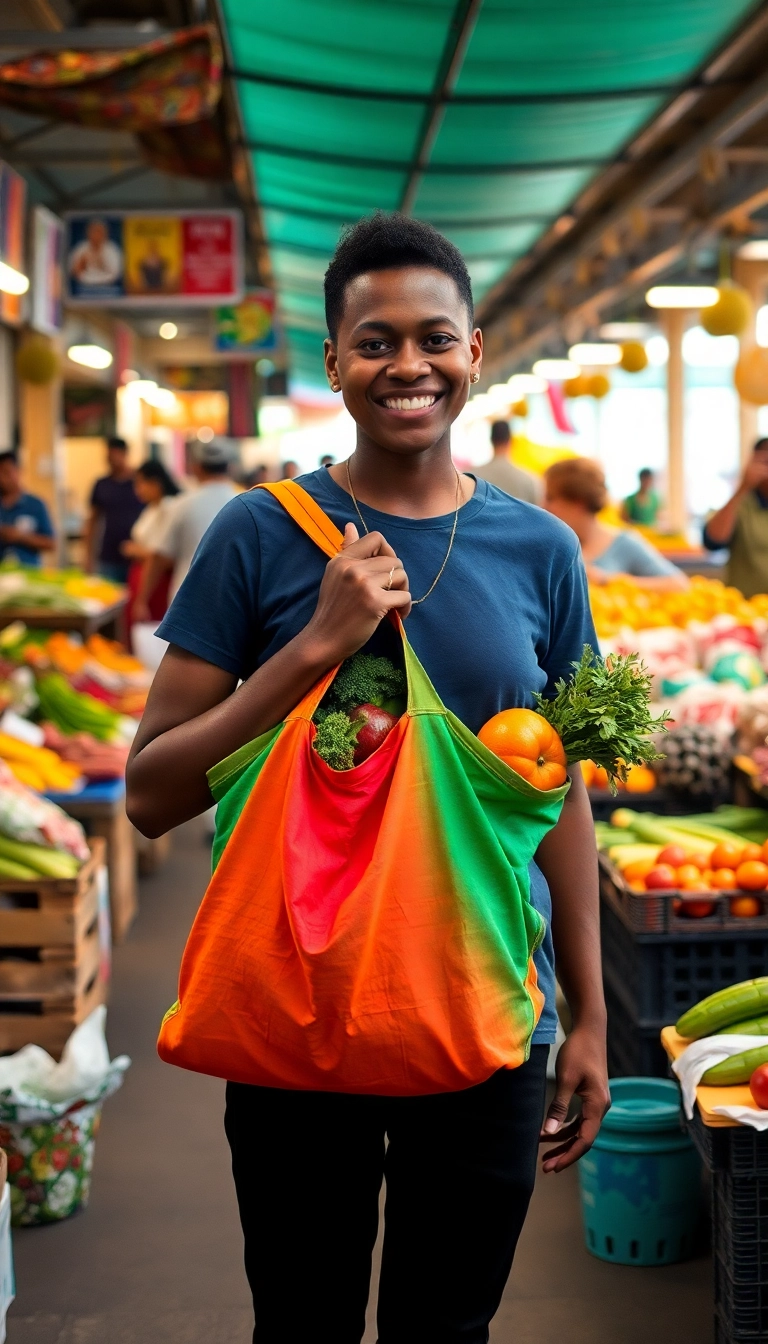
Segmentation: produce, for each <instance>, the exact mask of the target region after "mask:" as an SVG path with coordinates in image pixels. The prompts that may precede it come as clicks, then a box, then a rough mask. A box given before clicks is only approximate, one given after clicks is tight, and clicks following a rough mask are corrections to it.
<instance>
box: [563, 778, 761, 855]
mask: <svg viewBox="0 0 768 1344" xmlns="http://www.w3.org/2000/svg"><path fill="white" fill-rule="evenodd" d="M731 793H732V790H731V788H730V787H727V788H725V789H723V790H722V791H721V792H719V793H717V794H711V793H709V794H693V793H691V794H684V793H678V792H677V791H675V792H673V791H672V790H671V789H661V788H656V789H651V790H649V792H648V793H624V792H621V793H620V794H619V795H615V794H612V793H611V791H610V789H587V794H588V796H589V801H590V804H591V807H592V816H593V817H594V819H595V821H610V819H611V816H612V815H613V813H614V812H615V811H616V808H617V807H631V808H632V811H633V812H656V813H658V814H659V816H665V817H688V816H690V815H691V814H692V813H700V812H708V811H714V809H715V808H716V807H719V806H720V804H721V803H729V802H730V801H731ZM749 806H750V807H754V806H755V803H754V799H752V798H750V800H749ZM620 835H621V833H620V832H619V837H620ZM617 843H618V840H617Z"/></svg>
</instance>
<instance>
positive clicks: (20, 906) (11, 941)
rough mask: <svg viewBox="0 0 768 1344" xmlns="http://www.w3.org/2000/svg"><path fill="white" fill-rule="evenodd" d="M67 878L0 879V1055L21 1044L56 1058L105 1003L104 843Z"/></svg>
mask: <svg viewBox="0 0 768 1344" xmlns="http://www.w3.org/2000/svg"><path fill="white" fill-rule="evenodd" d="M90 849H91V855H90V858H89V859H87V860H86V862H85V863H84V864H83V866H82V868H81V869H80V871H79V872H78V873H77V875H76V876H75V877H73V878H68V879H63V880H62V879H58V880H56V879H53V878H45V877H41V878H39V879H36V880H34V881H30V882H16V881H11V880H7V879H4V880H3V881H0V1054H4V1053H10V1052H12V1051H15V1050H19V1049H21V1047H22V1046H24V1045H28V1044H34V1045H40V1046H42V1047H43V1048H44V1049H45V1050H48V1051H49V1053H50V1054H52V1055H56V1056H58V1055H60V1054H61V1051H62V1049H63V1047H64V1045H65V1043H66V1041H67V1038H68V1037H69V1035H70V1034H71V1032H72V1030H73V1029H74V1027H76V1026H77V1025H78V1024H79V1023H80V1022H82V1021H83V1020H84V1019H85V1018H86V1017H87V1016H88V1014H89V1013H91V1012H92V1011H93V1009H94V1008H96V1007H97V1006H98V1005H99V1004H100V1003H103V1002H104V999H105V996H106V990H107V984H108V980H109V946H110V940H109V904H108V888H107V883H106V870H105V866H104V865H105V844H104V841H103V840H102V839H101V838H100V837H96V838H94V839H93V840H92V841H91V845H90Z"/></svg>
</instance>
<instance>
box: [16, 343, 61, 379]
mask: <svg viewBox="0 0 768 1344" xmlns="http://www.w3.org/2000/svg"><path fill="white" fill-rule="evenodd" d="M59 368H60V361H59V356H58V354H57V352H56V351H55V350H54V348H53V346H52V345H51V342H50V341H49V340H48V338H47V337H46V336H28V337H27V339H26V340H25V341H24V343H23V344H22V345H21V346H20V347H19V349H18V351H17V353H16V372H17V373H18V375H19V377H20V378H21V379H22V381H23V382H25V383H34V384H36V385H37V386H38V387H42V386H44V385H45V384H46V383H52V382H53V380H54V378H55V377H56V375H57V374H58V372H59Z"/></svg>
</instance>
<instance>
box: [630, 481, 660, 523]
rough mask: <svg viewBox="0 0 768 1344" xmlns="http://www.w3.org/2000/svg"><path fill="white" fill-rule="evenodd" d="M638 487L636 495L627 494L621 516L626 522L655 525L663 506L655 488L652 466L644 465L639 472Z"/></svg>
mask: <svg viewBox="0 0 768 1344" xmlns="http://www.w3.org/2000/svg"><path fill="white" fill-rule="evenodd" d="M637 479H638V488H637V490H636V491H635V493H634V495H627V498H626V499H625V500H623V502H622V505H621V516H622V518H623V519H624V522H625V523H640V524H641V525H642V526H643V527H655V526H656V519H657V518H658V516H659V509H660V508H661V498H660V497H659V495H658V494H657V493H656V491H655V490H654V488H653V487H654V475H653V472H652V471H651V469H650V467H643V469H642V471H641V472H639V473H638V478H637Z"/></svg>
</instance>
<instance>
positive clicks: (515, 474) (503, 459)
mask: <svg viewBox="0 0 768 1344" xmlns="http://www.w3.org/2000/svg"><path fill="white" fill-rule="evenodd" d="M491 445H492V447H493V457H492V458H491V460H490V462H486V463H485V465H484V466H482V467H476V468H475V469H474V475H475V476H480V477H481V478H482V480H484V481H488V482H489V483H490V484H491V485H495V486H498V488H499V490H503V491H504V493H505V494H507V495H514V497H515V499H524V500H525V502H526V504H540V503H541V493H542V492H541V485H540V484H539V482H538V481H537V479H536V477H535V476H534V475H532V473H531V472H530V471H523V469H522V467H516V466H515V464H514V462H512V461H510V457H509V450H510V448H511V446H512V430H511V428H510V426H509V424H508V422H507V421H506V420H494V422H493V424H492V425H491Z"/></svg>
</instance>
